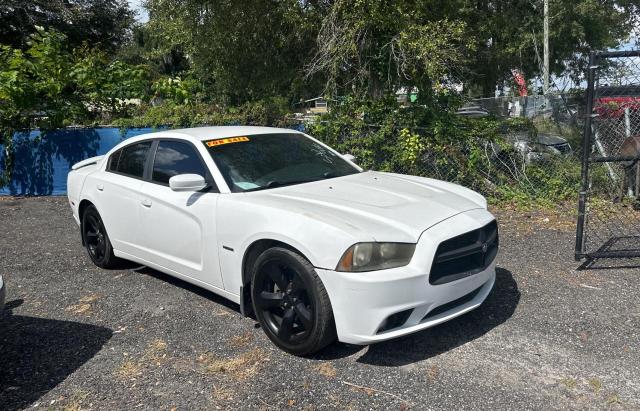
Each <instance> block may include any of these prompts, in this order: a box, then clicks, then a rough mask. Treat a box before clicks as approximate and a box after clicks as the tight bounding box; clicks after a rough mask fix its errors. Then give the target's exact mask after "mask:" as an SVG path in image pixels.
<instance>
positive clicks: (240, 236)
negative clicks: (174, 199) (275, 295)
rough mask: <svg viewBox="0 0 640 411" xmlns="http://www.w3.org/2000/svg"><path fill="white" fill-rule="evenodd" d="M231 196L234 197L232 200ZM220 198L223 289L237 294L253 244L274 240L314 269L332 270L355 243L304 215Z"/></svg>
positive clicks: (323, 222) (218, 233)
mask: <svg viewBox="0 0 640 411" xmlns="http://www.w3.org/2000/svg"><path fill="white" fill-rule="evenodd" d="M234 197H235V198H234ZM238 199H241V200H242V195H240V196H238V195H233V194H229V195H223V196H221V198H220V201H219V202H218V210H217V217H216V219H217V224H216V225H217V231H218V232H217V241H218V255H219V257H220V269H221V271H222V276H223V281H224V287H225V289H226V290H227V291H229V292H231V293H234V294H236V293H238V292H239V290H240V287H241V286H242V262H243V258H244V256H245V254H246V252H247V250H248V249H249V247H251V245H252V244H253V243H255V242H256V241H259V240H276V241H279V242H282V243H285V244H287V245H289V246H291V247H293V248H295V249H297V250H298V251H300V252H301V253H302V254H303V256H304V257H305V258H307V259H308V260H309V262H311V264H312V265H313V266H314V267H317V268H325V269H331V270H332V269H335V267H336V265H337V264H338V260H339V259H340V257H341V256H342V254H343V253H344V252H345V251H346V250H347V248H349V247H350V246H352V245H353V244H354V243H356V242H358V241H359V240H358V239H357V238H356V237H355V236H353V235H352V234H350V233H348V232H346V231H344V230H341V229H339V228H338V227H335V226H332V225H331V224H329V223H328V222H327V221H322V220H318V219H314V218H312V217H311V216H309V215H305V214H304V213H299V212H296V211H293V210H292V211H289V210H283V209H281V208H280V209H275V208H273V207H271V206H265V205H263V204H255V203H253V202H246V201H238Z"/></svg>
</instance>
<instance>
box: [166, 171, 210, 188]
mask: <svg viewBox="0 0 640 411" xmlns="http://www.w3.org/2000/svg"><path fill="white" fill-rule="evenodd" d="M206 186H207V182H206V181H205V179H204V177H202V176H201V175H199V174H179V175H177V176H173V177H171V178H170V179H169V187H170V188H171V189H172V190H173V191H200V190H202V189H203V188H205V187H206Z"/></svg>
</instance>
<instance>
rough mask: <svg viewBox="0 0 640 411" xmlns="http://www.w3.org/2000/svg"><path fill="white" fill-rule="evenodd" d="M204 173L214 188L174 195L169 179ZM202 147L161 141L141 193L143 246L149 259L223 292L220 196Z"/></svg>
mask: <svg viewBox="0 0 640 411" xmlns="http://www.w3.org/2000/svg"><path fill="white" fill-rule="evenodd" d="M178 174H199V175H201V176H203V177H205V179H206V180H207V181H208V182H209V184H210V188H209V189H206V190H203V191H200V192H175V191H172V190H171V188H169V179H170V178H171V177H173V176H175V175H178ZM217 191H218V190H217V188H216V186H215V183H214V182H213V178H212V177H211V174H210V172H209V170H208V168H207V166H206V165H205V162H204V161H203V158H202V156H201V154H200V153H199V152H198V150H197V148H196V147H195V146H194V145H193V144H192V143H191V142H189V141H187V140H177V139H176V140H173V139H161V140H159V141H158V142H157V143H156V145H155V146H154V148H153V154H152V159H151V162H150V167H149V175H148V176H147V181H146V182H144V183H143V184H142V188H141V196H142V199H141V207H140V225H141V233H142V235H141V237H140V239H139V243H140V246H141V247H142V248H143V252H144V254H145V257H143V258H145V259H146V260H148V261H150V262H153V263H155V264H158V265H160V266H161V267H164V268H168V269H169V270H171V271H174V272H175V273H178V274H181V275H184V276H187V277H190V278H192V279H194V280H197V281H200V282H203V283H206V284H208V285H211V286H214V287H217V288H223V284H222V277H221V275H220V266H219V263H218V250H217V241H216V219H215V215H216V203H217V201H218V196H219V194H218V192H217Z"/></svg>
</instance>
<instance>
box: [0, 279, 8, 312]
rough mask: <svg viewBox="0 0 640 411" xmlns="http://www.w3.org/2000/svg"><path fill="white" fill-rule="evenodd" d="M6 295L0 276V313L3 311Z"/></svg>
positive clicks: (5, 288)
mask: <svg viewBox="0 0 640 411" xmlns="http://www.w3.org/2000/svg"><path fill="white" fill-rule="evenodd" d="M6 295H7V287H5V286H4V279H3V278H2V276H1V275H0V311H2V310H3V309H4V299H5V297H6Z"/></svg>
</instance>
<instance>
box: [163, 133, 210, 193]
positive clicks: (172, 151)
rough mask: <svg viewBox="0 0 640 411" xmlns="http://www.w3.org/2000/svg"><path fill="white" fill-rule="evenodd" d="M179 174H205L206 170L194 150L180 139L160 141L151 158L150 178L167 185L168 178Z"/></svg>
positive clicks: (203, 175) (204, 175)
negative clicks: (153, 156)
mask: <svg viewBox="0 0 640 411" xmlns="http://www.w3.org/2000/svg"><path fill="white" fill-rule="evenodd" d="M179 174H199V175H201V176H202V177H205V178H206V176H207V170H206V167H205V165H204V164H203V162H202V160H201V158H200V156H199V155H198V153H197V152H196V150H195V149H194V148H193V147H192V146H191V145H190V144H188V143H183V142H180V141H162V140H161V141H160V142H159V143H158V148H157V150H156V154H155V158H154V159H153V170H152V174H151V180H152V181H153V182H155V183H160V184H164V185H169V179H170V178H171V177H173V176H176V175H179Z"/></svg>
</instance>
